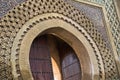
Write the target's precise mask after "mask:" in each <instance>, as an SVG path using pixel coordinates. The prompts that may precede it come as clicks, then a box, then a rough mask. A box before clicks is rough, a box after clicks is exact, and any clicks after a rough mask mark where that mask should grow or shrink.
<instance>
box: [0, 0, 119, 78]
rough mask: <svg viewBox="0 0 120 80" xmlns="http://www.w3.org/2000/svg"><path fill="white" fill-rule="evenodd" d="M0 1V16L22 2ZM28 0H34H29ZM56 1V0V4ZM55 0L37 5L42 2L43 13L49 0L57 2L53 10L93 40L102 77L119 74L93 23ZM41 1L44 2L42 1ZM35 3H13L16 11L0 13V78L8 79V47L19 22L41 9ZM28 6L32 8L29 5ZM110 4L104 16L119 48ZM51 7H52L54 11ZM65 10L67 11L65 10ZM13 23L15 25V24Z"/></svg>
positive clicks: (115, 24) (116, 27)
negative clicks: (64, 16)
mask: <svg viewBox="0 0 120 80" xmlns="http://www.w3.org/2000/svg"><path fill="white" fill-rule="evenodd" d="M0 1H1V3H0V10H1V12H0V13H1V16H2V15H4V14H5V13H6V12H7V11H8V10H10V9H11V8H12V7H13V6H15V5H17V4H18V3H21V2H22V1H21V0H4V1H3V0H0ZM29 1H30V0H29ZM31 1H33V2H34V1H35V0H31ZM46 1H48V2H49V1H50V3H48V2H46ZM56 1H58V2H59V4H58V3H57V2H56ZM56 1H55V0H45V1H44V0H41V3H42V4H40V5H42V6H44V7H43V8H44V9H43V12H44V13H45V12H47V11H48V12H50V11H49V9H48V8H51V7H50V6H49V5H50V4H53V3H52V2H56V3H57V6H58V5H59V6H60V7H59V8H60V10H58V11H57V13H61V14H63V15H66V16H68V17H70V18H72V19H73V20H75V21H76V22H77V23H79V24H80V25H82V26H83V27H84V29H85V30H86V31H87V32H88V33H89V34H90V36H91V37H92V38H93V40H94V41H95V42H96V44H97V46H98V48H99V50H100V52H101V56H102V58H103V63H104V68H105V73H106V74H105V77H106V80H118V79H119V78H118V75H117V68H116V66H115V63H114V58H113V56H112V53H111V52H110V51H109V49H108V48H106V44H105V42H104V41H103V40H102V38H101V35H100V34H99V32H98V31H97V30H96V28H95V27H94V26H93V24H92V23H91V22H90V21H89V19H87V18H86V17H85V16H84V15H83V14H82V13H79V12H78V11H77V10H76V9H74V8H73V7H69V6H68V4H66V3H64V1H62V0H56ZM60 1H61V2H60ZM94 1H95V0H94ZM97 1H98V0H97ZM36 2H38V1H37V0H36ZM98 2H99V3H104V4H106V6H109V5H112V4H113V3H112V0H110V2H111V3H109V5H108V3H107V2H104V1H102V0H101V1H100V0H99V1H98ZM43 3H44V5H43ZM60 3H61V4H64V5H67V6H62V5H60ZM28 4H29V5H28ZM36 4H37V3H31V2H28V3H27V4H24V5H21V6H24V7H25V9H22V8H21V7H16V8H15V9H14V10H16V11H14V10H12V11H11V12H9V13H8V15H6V16H4V17H3V18H2V19H1V20H0V50H1V51H0V63H1V66H0V68H1V69H0V72H1V74H0V79H4V80H12V77H10V76H12V75H11V70H12V68H11V64H10V50H11V47H12V42H13V40H14V38H15V35H16V34H17V32H18V31H19V29H20V28H21V25H23V24H24V23H25V22H26V21H27V20H28V19H29V18H30V17H34V16H35V15H37V14H38V13H39V14H41V13H42V10H40V12H41V13H40V12H36V9H41V7H40V8H36ZM47 4H49V5H47ZM31 6H32V7H34V8H31ZM51 6H53V5H51ZM57 6H54V8H55V9H58V8H56V7H57ZM46 7H47V8H46ZM61 7H62V8H61ZM111 8H112V9H111ZM113 8H114V7H113V6H112V7H106V10H107V12H108V13H109V14H108V15H109V16H108V18H109V21H110V23H111V25H114V27H111V31H112V33H114V34H113V37H114V42H115V44H116V46H117V49H118V51H119V40H120V39H119V38H118V37H119V21H118V19H117V16H116V13H115V11H112V10H114V9H113ZM47 9H48V10H47ZM55 9H54V10H53V11H55ZM67 9H68V10H67ZM72 10H74V11H75V13H73V12H72ZM31 11H32V12H36V13H33V14H32V15H29V16H28V14H30V13H32V12H31ZM70 11H71V12H70ZM110 11H112V12H113V13H110ZM24 12H26V13H24ZM69 12H70V13H71V14H68V13H69ZM16 13H17V14H16ZM19 14H21V15H19ZM22 16H23V19H22V18H21V17H22ZM26 16H27V17H26ZM80 16H81V17H80ZM112 16H113V17H112ZM114 18H116V19H114ZM19 20H20V23H21V24H20V23H19ZM113 21H114V22H113ZM15 25H17V27H16V26H15ZM116 30H117V31H116ZM113 31H114V32H113ZM18 73H19V74H20V72H18ZM8 78H10V79H8Z"/></svg>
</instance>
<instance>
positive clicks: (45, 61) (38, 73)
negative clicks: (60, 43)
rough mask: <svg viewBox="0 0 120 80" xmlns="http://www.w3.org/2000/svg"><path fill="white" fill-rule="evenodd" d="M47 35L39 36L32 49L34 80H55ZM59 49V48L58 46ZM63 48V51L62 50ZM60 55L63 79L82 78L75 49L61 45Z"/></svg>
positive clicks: (77, 79)
mask: <svg viewBox="0 0 120 80" xmlns="http://www.w3.org/2000/svg"><path fill="white" fill-rule="evenodd" d="M47 42H48V38H47V36H41V37H37V38H36V39H35V40H34V41H33V43H32V45H31V49H30V55H29V61H30V67H31V72H32V75H33V78H34V80H54V77H53V68H52V63H51V56H50V50H49V49H50V48H49V46H48V43H47ZM58 49H59V48H58ZM60 50H61V51H60ZM58 51H59V55H61V54H67V55H64V56H63V58H61V59H60V63H61V70H60V71H61V75H62V78H61V79H62V80H80V65H79V61H78V59H77V57H76V55H75V54H74V51H73V50H71V49H67V48H65V46H64V47H61V49H59V50H58Z"/></svg>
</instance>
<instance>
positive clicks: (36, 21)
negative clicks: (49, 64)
mask: <svg viewBox="0 0 120 80" xmlns="http://www.w3.org/2000/svg"><path fill="white" fill-rule="evenodd" d="M63 5H64V6H63ZM0 26H1V27H0V30H1V34H0V35H1V39H0V40H1V41H2V43H0V45H2V46H1V47H0V48H1V61H2V62H1V65H4V66H3V67H2V68H3V69H4V70H3V71H1V73H2V74H1V75H2V76H4V77H3V78H4V79H8V78H9V79H13V78H14V79H16V80H22V79H25V80H27V79H28V80H30V79H32V77H31V72H30V70H29V61H28V53H29V48H30V45H31V43H32V41H33V39H34V38H35V37H36V36H37V35H39V34H41V33H42V32H44V31H46V30H49V29H50V28H56V30H52V31H53V33H54V34H57V35H58V36H59V37H61V38H63V37H64V40H70V39H69V38H68V37H67V36H65V35H64V34H62V33H66V32H68V33H71V34H72V35H73V38H74V39H75V40H76V41H77V40H78V43H81V44H82V45H83V46H84V47H85V49H86V52H87V53H86V54H87V55H88V57H86V58H89V59H90V63H91V65H93V66H94V68H93V67H92V72H91V75H92V77H90V78H91V79H102V80H104V79H117V78H118V71H117V66H116V63H115V58H114V56H112V55H113V54H112V53H111V52H110V50H109V49H108V48H107V47H106V45H105V42H104V40H103V39H102V38H101V35H100V34H99V32H98V31H97V30H96V29H95V27H94V25H93V24H92V22H91V21H90V20H89V19H88V18H87V17H86V16H85V15H84V14H83V13H81V12H79V11H78V10H77V9H75V8H74V7H73V6H71V5H69V4H68V3H66V2H64V1H62V0H44V1H43V0H40V1H39V0H38V1H37V0H28V1H26V2H25V3H23V4H20V5H19V6H17V7H15V8H14V9H13V10H11V11H10V12H9V13H8V14H7V15H6V16H5V17H3V18H2V19H1V20H0ZM57 29H58V30H57ZM61 29H62V30H61ZM59 30H61V31H63V32H60V31H59ZM64 30H65V31H64ZM56 31H57V32H56ZM47 32H48V33H49V31H47ZM50 33H51V30H50ZM28 38H29V40H28ZM76 38H77V39H76ZM74 39H71V40H72V41H71V42H74ZM71 42H68V43H69V44H71ZM76 45H77V44H76ZM72 46H73V45H72ZM74 46H75V45H74ZM74 46H73V48H75V49H78V48H76V47H74ZM93 57H94V58H93ZM80 59H81V58H80ZM11 63H12V64H11ZM23 65H24V66H23ZM91 65H90V66H91ZM5 66H8V67H9V69H8V67H5ZM83 68H85V67H83ZM83 70H84V69H83ZM11 73H12V74H11ZM85 73H86V74H87V73H89V71H87V72H85ZM86 74H85V75H86ZM2 76H1V77H2ZM88 76H90V75H89V74H88Z"/></svg>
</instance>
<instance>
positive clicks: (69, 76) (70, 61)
mask: <svg viewBox="0 0 120 80" xmlns="http://www.w3.org/2000/svg"><path fill="white" fill-rule="evenodd" d="M62 48H64V49H61V51H60V52H62V54H63V55H62V57H63V58H62V73H63V80H81V68H80V63H79V60H78V58H77V56H76V55H75V52H74V50H73V49H72V48H71V47H70V46H68V45H65V46H64V47H62Z"/></svg>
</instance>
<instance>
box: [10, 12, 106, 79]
mask: <svg viewBox="0 0 120 80" xmlns="http://www.w3.org/2000/svg"><path fill="white" fill-rule="evenodd" d="M53 14H54V16H55V15H56V16H57V17H60V16H61V17H64V16H62V15H59V14H56V13H51V14H44V17H43V15H42V16H41V15H40V16H36V17H35V18H33V20H32V19H31V20H30V21H29V23H27V24H28V25H27V24H25V25H24V27H23V28H22V29H21V30H20V31H19V33H18V35H17V36H18V37H17V38H16V40H15V42H14V43H15V44H14V45H13V46H15V45H17V44H21V45H20V51H19V66H20V70H21V77H22V78H23V79H29V80H31V79H32V75H31V70H30V66H29V51H30V46H31V44H32V41H33V40H34V38H35V37H36V36H38V35H42V34H53V35H56V36H58V37H60V38H62V39H63V40H64V41H66V42H67V43H68V44H69V45H71V47H73V49H74V50H75V52H76V53H77V56H78V57H79V59H80V61H81V63H82V64H81V66H82V68H81V70H82V72H83V73H82V78H83V80H85V79H88V78H89V79H98V78H99V75H98V73H99V70H98V65H97V60H96V55H95V52H94V50H95V51H96V52H97V54H98V55H99V50H98V48H97V47H96V45H95V44H94V42H93V40H92V39H90V41H91V42H93V46H94V47H95V49H92V47H91V45H90V44H89V42H88V41H87V39H86V37H84V35H86V36H87V37H89V38H90V36H89V35H88V34H87V33H86V31H85V30H84V29H83V28H82V27H80V26H79V25H78V24H77V23H75V22H74V21H72V22H73V24H74V25H76V26H79V29H81V30H82V32H83V33H84V34H83V33H81V32H79V31H78V30H77V29H76V28H75V27H74V26H73V25H71V24H70V23H67V22H66V21H63V20H60V19H57V18H56V19H50V20H49V19H48V20H45V21H43V22H40V23H39V22H38V24H36V25H35V26H33V27H31V29H29V30H28V32H26V33H25V35H24V30H26V29H28V27H29V25H30V24H31V23H34V22H36V21H37V20H38V19H40V18H47V17H50V16H52V15H53ZM64 18H66V17H64ZM66 19H67V20H68V21H70V22H71V20H69V19H68V18H66ZM31 21H32V22H31ZM31 26H32V25H31ZM22 35H24V37H23V38H22V41H21V42H20V43H19V40H21V38H20V37H19V36H22ZM16 48H17V47H14V48H13V51H15V50H16ZM83 53H84V54H83ZM80 54H81V55H80ZM12 56H13V57H14V56H15V55H12ZM93 57H94V58H93ZM99 58H101V57H100V55H99ZM14 59H15V58H12V62H13V66H15V64H16V63H14V61H15V60H14ZM101 64H103V63H102V62H101ZM16 65H17V64H16ZM101 66H103V65H101ZM93 67H94V68H93ZM102 70H103V72H104V69H103V68H102ZM13 74H15V75H14V76H15V77H16V78H17V75H18V74H16V68H15V67H14V68H13Z"/></svg>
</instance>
